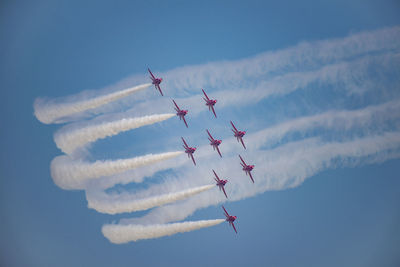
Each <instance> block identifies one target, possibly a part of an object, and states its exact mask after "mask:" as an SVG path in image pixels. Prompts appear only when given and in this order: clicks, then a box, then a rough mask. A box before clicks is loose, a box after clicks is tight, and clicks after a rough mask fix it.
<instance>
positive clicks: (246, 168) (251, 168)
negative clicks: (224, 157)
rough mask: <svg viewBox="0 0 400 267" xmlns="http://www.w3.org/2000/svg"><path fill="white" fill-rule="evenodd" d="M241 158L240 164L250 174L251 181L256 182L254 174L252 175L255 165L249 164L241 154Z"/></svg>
mask: <svg viewBox="0 0 400 267" xmlns="http://www.w3.org/2000/svg"><path fill="white" fill-rule="evenodd" d="M239 158H240V160H241V161H242V162H240V165H242V167H243V169H242V170H244V172H245V173H246V175H247V174H248V175H249V176H250V179H251V181H252V182H253V183H254V180H253V176H251V171H252V170H253V169H254V165H247V164H246V162H244V160H243V158H242V157H241V156H240V155H239Z"/></svg>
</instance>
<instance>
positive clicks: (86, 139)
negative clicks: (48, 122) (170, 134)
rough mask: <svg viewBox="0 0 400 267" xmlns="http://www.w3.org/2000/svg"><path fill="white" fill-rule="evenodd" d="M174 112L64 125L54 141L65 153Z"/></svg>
mask: <svg viewBox="0 0 400 267" xmlns="http://www.w3.org/2000/svg"><path fill="white" fill-rule="evenodd" d="M174 116H175V114H173V113H167V114H155V115H149V116H144V117H138V118H123V119H119V120H113V121H108V122H107V121H106V122H102V121H100V122H96V123H90V122H89V124H88V125H86V126H83V127H76V126H72V127H71V126H70V127H68V126H65V127H63V128H61V129H60V130H59V131H57V132H56V133H55V135H54V141H55V142H56V145H57V147H58V148H59V149H61V150H62V151H63V152H64V153H66V154H71V153H73V152H74V151H75V150H76V149H77V148H79V147H82V146H84V145H86V144H88V143H91V142H94V141H96V140H98V139H102V138H105V137H109V136H113V135H116V134H119V133H120V132H124V131H128V130H132V129H135V128H139V127H142V126H145V125H150V124H153V123H157V122H161V121H164V120H167V119H170V118H172V117H174Z"/></svg>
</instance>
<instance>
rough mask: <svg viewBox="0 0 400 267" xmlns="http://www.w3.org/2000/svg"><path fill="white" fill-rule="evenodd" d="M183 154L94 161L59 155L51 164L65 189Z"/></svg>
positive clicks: (82, 187) (54, 176) (55, 177)
mask: <svg viewBox="0 0 400 267" xmlns="http://www.w3.org/2000/svg"><path fill="white" fill-rule="evenodd" d="M181 154H183V152H182V151H175V152H166V153H160V154H148V155H145V156H139V157H134V158H130V159H119V160H105V161H101V160H99V161H95V162H93V163H90V162H86V161H82V160H77V159H72V158H71V157H69V156H58V157H56V158H54V159H53V161H52V162H51V165H50V170H51V176H52V177H53V180H54V182H55V183H56V184H57V185H58V186H60V187H61V188H64V189H84V188H85V185H86V183H85V182H86V180H88V179H95V178H99V177H103V176H110V175H114V174H117V173H121V172H124V171H127V170H132V169H135V168H138V167H142V166H145V165H149V164H154V163H156V162H159V161H163V160H167V159H170V158H174V157H177V156H179V155H181Z"/></svg>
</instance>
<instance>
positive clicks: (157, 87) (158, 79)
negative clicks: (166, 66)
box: [147, 68, 164, 96]
mask: <svg viewBox="0 0 400 267" xmlns="http://www.w3.org/2000/svg"><path fill="white" fill-rule="evenodd" d="M147 70H148V71H149V73H150V79H151V81H152V84H154V86H155V87H156V89H158V91H160V93H161V95H162V96H164V95H163V93H162V91H161V88H160V83H161V82H162V78H156V77H154V75H153V73H152V72H151V70H150V69H149V68H147Z"/></svg>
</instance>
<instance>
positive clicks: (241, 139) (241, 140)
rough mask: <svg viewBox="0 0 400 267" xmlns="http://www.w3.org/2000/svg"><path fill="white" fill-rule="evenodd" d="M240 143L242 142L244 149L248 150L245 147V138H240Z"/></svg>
mask: <svg viewBox="0 0 400 267" xmlns="http://www.w3.org/2000/svg"><path fill="white" fill-rule="evenodd" d="M240 142H242V145H243V147H244V149H246V146H245V145H244V142H243V138H240Z"/></svg>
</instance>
